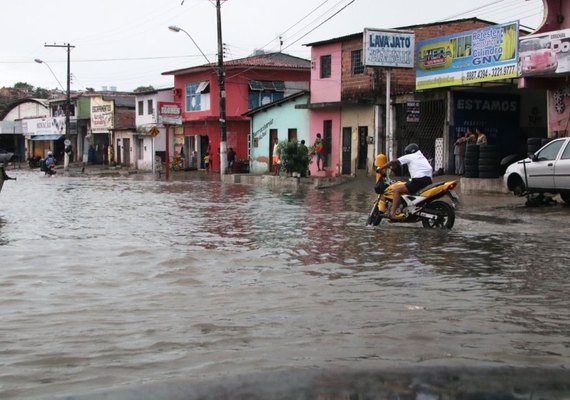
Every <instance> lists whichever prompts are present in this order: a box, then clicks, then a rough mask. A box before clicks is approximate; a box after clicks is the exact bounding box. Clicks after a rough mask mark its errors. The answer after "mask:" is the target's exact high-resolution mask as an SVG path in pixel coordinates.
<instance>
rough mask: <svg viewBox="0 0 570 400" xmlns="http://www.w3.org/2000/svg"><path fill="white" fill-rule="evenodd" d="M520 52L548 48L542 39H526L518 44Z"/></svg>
mask: <svg viewBox="0 0 570 400" xmlns="http://www.w3.org/2000/svg"><path fill="white" fill-rule="evenodd" d="M520 46H521V47H520V52H521V53H524V52H527V51H536V50H542V49H546V48H548V46H547V45H546V42H543V41H542V40H526V41H522V42H521V44H520Z"/></svg>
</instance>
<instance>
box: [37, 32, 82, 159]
mask: <svg viewBox="0 0 570 400" xmlns="http://www.w3.org/2000/svg"><path fill="white" fill-rule="evenodd" d="M44 47H65V48H67V96H66V101H65V149H66V151H64V154H65V156H64V157H65V162H64V168H65V169H67V167H68V165H69V154H70V153H71V147H70V142H69V113H70V110H71V92H70V84H71V73H70V66H71V48H73V47H75V46H72V45H70V44H69V43H65V44H55V43H54V44H47V43H45V44H44ZM67 149H69V151H67Z"/></svg>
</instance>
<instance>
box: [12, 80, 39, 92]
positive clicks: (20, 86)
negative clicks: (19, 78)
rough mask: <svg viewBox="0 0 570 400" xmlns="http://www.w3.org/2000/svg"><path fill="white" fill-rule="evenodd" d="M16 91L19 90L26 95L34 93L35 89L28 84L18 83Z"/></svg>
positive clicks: (15, 87) (15, 86)
mask: <svg viewBox="0 0 570 400" xmlns="http://www.w3.org/2000/svg"><path fill="white" fill-rule="evenodd" d="M14 89H18V90H19V91H21V92H24V93H32V92H33V90H34V87H33V86H32V85H30V84H29V83H26V82H18V83H16V84H15V85H14Z"/></svg>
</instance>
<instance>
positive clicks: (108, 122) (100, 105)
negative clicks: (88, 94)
mask: <svg viewBox="0 0 570 400" xmlns="http://www.w3.org/2000/svg"><path fill="white" fill-rule="evenodd" d="M114 113H115V103H114V102H113V101H107V100H103V99H102V98H101V97H92V98H91V131H92V132H93V133H107V132H109V131H110V130H112V129H113V128H114V120H113V116H114Z"/></svg>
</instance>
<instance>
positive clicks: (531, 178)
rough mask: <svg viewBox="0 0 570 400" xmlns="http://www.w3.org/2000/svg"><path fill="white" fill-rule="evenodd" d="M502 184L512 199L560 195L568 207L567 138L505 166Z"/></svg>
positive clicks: (569, 146)
mask: <svg viewBox="0 0 570 400" xmlns="http://www.w3.org/2000/svg"><path fill="white" fill-rule="evenodd" d="M503 183H504V185H505V188H506V189H507V190H508V191H509V192H513V193H514V194H515V196H525V195H527V194H545V193H552V194H559V195H560V197H561V198H562V200H563V201H564V202H565V203H567V204H570V137H566V138H560V139H554V140H552V141H550V142H548V143H547V144H545V145H544V146H542V147H541V148H540V149H538V151H536V152H535V153H534V154H531V155H530V156H529V157H528V158H525V159H524V160H520V161H517V162H515V163H513V164H511V165H509V166H508V167H507V169H506V170H505V175H504V176H503Z"/></svg>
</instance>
